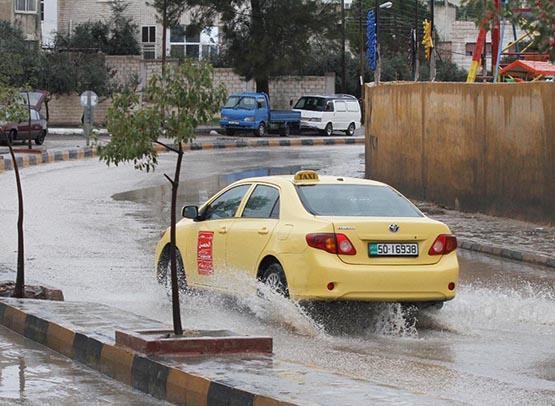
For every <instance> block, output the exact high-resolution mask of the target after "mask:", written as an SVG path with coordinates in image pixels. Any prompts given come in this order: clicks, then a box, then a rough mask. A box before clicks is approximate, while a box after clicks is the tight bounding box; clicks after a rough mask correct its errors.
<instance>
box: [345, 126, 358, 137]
mask: <svg viewBox="0 0 555 406" xmlns="http://www.w3.org/2000/svg"><path fill="white" fill-rule="evenodd" d="M355 128H356V126H355V123H351V124H349V127H347V131H345V133H346V134H347V135H348V136H349V137H352V136H353V135H355Z"/></svg>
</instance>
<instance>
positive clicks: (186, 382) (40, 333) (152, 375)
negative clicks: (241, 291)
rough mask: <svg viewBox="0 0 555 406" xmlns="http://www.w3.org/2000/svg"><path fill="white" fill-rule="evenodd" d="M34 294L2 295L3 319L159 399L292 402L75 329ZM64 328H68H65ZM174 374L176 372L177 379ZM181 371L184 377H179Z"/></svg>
mask: <svg viewBox="0 0 555 406" xmlns="http://www.w3.org/2000/svg"><path fill="white" fill-rule="evenodd" d="M28 300H29V299H26V300H18V299H0V324H1V325H3V326H5V327H7V328H9V329H10V330H13V331H14V332H16V333H18V334H20V335H22V336H24V337H26V338H28V339H30V340H33V341H35V342H37V343H39V344H42V345H45V346H46V347H49V348H51V349H52V350H54V351H58V352H61V353H62V354H64V355H66V356H68V357H70V358H72V359H74V360H75V361H77V362H80V363H82V364H84V365H86V366H88V367H90V368H92V369H95V370H97V371H99V372H101V373H103V374H105V375H107V376H109V377H111V378H113V379H116V380H118V381H120V382H122V383H125V384H130V385H131V386H132V387H133V388H135V389H138V390H140V391H142V392H144V393H147V394H149V395H151V396H154V397H155V398H157V399H161V400H166V401H169V402H172V403H176V404H188V403H187V399H194V400H196V401H197V402H196V403H198V404H237V405H239V404H244V401H246V400H248V401H249V402H248V403H249V404H268V405H270V404H271V405H286V404H291V403H288V402H283V401H280V400H279V399H274V398H271V397H267V396H264V395H259V394H256V393H252V392H250V391H246V390H243V389H239V388H235V387H233V386H230V385H227V384H223V383H220V382H216V381H214V380H211V379H209V378H204V377H199V376H197V375H194V374H191V373H188V372H185V371H182V370H180V369H178V368H175V367H172V366H168V365H166V364H165V363H163V362H161V360H158V359H153V358H150V357H148V356H146V355H144V354H139V353H135V352H133V351H132V350H130V349H127V348H123V347H119V346H116V345H115V344H114V345H112V344H108V343H106V342H103V340H101V339H99V338H97V337H94V336H91V335H90V334H87V333H85V332H78V331H72V329H71V328H68V327H65V326H61V325H59V324H57V323H54V322H52V321H50V320H47V319H45V318H42V317H40V316H38V315H35V314H31V312H30V311H29V310H28V309H26V306H25V303H26V301H28ZM62 330H63V331H64V332H66V334H60V331H62ZM170 375H172V377H174V378H172V380H171V381H170V379H169V377H170ZM176 375H179V376H180V379H175V376H176ZM220 402H224V403H220Z"/></svg>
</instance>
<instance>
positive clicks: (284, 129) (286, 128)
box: [279, 123, 291, 137]
mask: <svg viewBox="0 0 555 406" xmlns="http://www.w3.org/2000/svg"><path fill="white" fill-rule="evenodd" d="M290 134H291V127H289V124H287V123H285V125H284V126H283V127H282V128H280V130H279V135H280V137H289V135H290Z"/></svg>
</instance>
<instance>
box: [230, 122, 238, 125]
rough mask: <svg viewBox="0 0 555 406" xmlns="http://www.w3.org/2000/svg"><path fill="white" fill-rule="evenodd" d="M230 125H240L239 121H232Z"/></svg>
mask: <svg viewBox="0 0 555 406" xmlns="http://www.w3.org/2000/svg"><path fill="white" fill-rule="evenodd" d="M229 124H231V125H237V124H239V121H230V122H229Z"/></svg>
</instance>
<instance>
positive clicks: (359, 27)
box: [358, 0, 364, 100]
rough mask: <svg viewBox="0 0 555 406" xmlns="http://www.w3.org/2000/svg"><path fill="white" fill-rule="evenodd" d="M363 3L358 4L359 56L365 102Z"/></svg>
mask: <svg viewBox="0 0 555 406" xmlns="http://www.w3.org/2000/svg"><path fill="white" fill-rule="evenodd" d="M362 2H363V0H359V2H358V17H359V19H358V22H359V25H358V31H359V36H360V38H359V40H360V54H359V71H360V78H359V80H360V97H361V98H362V99H363V100H364V30H363V29H362V25H363V24H362Z"/></svg>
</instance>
